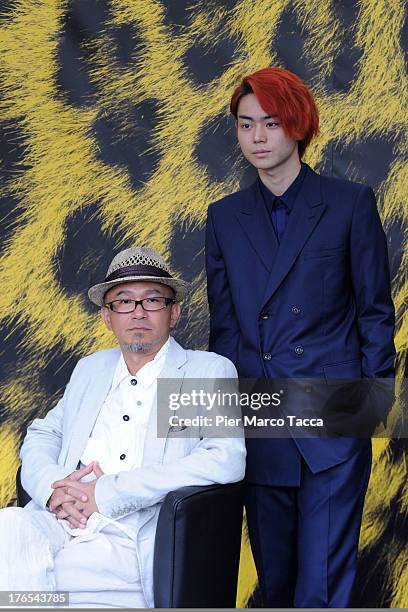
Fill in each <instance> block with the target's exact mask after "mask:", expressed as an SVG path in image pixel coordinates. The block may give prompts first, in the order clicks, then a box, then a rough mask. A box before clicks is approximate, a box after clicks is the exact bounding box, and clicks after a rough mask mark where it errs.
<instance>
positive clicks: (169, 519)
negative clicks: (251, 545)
mask: <svg viewBox="0 0 408 612" xmlns="http://www.w3.org/2000/svg"><path fill="white" fill-rule="evenodd" d="M242 514H243V485H242V483H234V484H229V485H211V486H208V487H184V488H182V489H179V490H177V491H173V492H171V493H169V494H168V495H167V496H166V498H165V500H164V502H163V505H162V507H161V509H160V514H159V518H158V523H157V530H156V539H155V549H154V566H153V584H154V602H155V607H156V608H207V607H208V608H235V603H236V594H237V583H238V568H239V556H240V547H241V533H242Z"/></svg>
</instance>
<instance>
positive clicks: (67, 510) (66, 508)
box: [55, 503, 87, 528]
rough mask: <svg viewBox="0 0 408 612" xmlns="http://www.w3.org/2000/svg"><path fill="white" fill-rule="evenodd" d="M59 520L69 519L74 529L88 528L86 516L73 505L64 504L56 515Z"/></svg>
mask: <svg viewBox="0 0 408 612" xmlns="http://www.w3.org/2000/svg"><path fill="white" fill-rule="evenodd" d="M55 514H56V516H57V518H59V519H67V520H68V522H69V524H70V525H71V526H73V527H79V528H84V527H86V523H87V517H86V516H84V515H83V514H82V513H81V512H80V511H79V510H78V508H77V507H76V506H75V505H74V504H72V503H64V504H62V506H61V507H60V509H59V510H57V512H56V513H55Z"/></svg>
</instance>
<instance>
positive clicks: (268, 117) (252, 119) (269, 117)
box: [238, 115, 277, 121]
mask: <svg viewBox="0 0 408 612" xmlns="http://www.w3.org/2000/svg"><path fill="white" fill-rule="evenodd" d="M274 118H275V119H276V118H277V115H265V117H261V121H263V120H264V119H274ZM238 119H248V120H249V121H255V119H254V118H253V117H248V115H238Z"/></svg>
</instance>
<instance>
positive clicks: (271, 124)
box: [266, 121, 279, 128]
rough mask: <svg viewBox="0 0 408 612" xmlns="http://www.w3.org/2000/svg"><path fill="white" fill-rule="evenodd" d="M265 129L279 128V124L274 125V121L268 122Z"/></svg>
mask: <svg viewBox="0 0 408 612" xmlns="http://www.w3.org/2000/svg"><path fill="white" fill-rule="evenodd" d="M266 127H273V128H275V127H279V123H276V121H268V123H267V124H266Z"/></svg>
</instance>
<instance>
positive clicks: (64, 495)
mask: <svg viewBox="0 0 408 612" xmlns="http://www.w3.org/2000/svg"><path fill="white" fill-rule="evenodd" d="M76 500H78V501H82V502H86V501H87V500H88V497H87V496H86V495H85V494H84V493H81V491H78V490H77V489H71V488H68V489H65V490H64V491H62V490H61V489H58V490H56V491H54V493H53V494H52V495H51V497H50V501H49V503H48V507H49V509H50V510H52V511H53V512H55V510H56V509H57V508H58V506H61V505H62V504H64V503H68V502H70V503H72V502H74V501H76Z"/></svg>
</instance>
